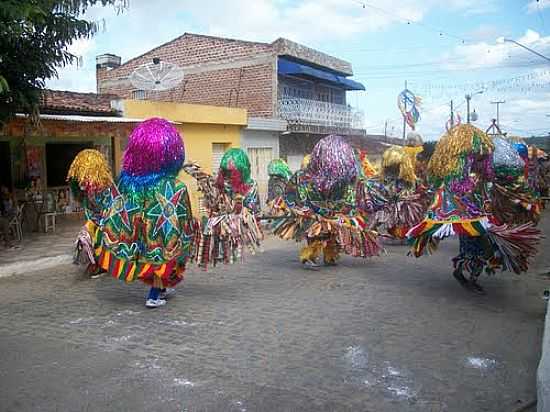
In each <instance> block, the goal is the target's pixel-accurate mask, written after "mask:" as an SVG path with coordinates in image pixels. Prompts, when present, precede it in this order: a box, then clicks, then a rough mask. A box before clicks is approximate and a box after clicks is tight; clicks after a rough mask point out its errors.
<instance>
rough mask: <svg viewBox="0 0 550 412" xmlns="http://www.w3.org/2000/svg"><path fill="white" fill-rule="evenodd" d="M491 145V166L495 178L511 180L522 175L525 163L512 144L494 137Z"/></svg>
mask: <svg viewBox="0 0 550 412" xmlns="http://www.w3.org/2000/svg"><path fill="white" fill-rule="evenodd" d="M493 144H494V145H495V150H494V151H493V165H494V169H495V173H496V175H497V177H499V178H507V179H511V178H515V177H517V176H520V175H522V174H523V170H524V168H525V161H524V160H523V159H522V158H521V156H520V154H519V153H518V151H517V150H516V148H515V147H514V143H511V142H510V141H508V140H505V139H503V138H502V137H498V136H495V137H494V138H493Z"/></svg>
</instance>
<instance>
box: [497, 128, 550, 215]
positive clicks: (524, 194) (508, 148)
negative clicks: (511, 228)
mask: <svg viewBox="0 0 550 412" xmlns="http://www.w3.org/2000/svg"><path fill="white" fill-rule="evenodd" d="M493 143H494V145H495V150H494V152H493V164H494V169H495V182H494V188H493V193H492V194H493V214H494V216H495V218H496V220H497V221H498V222H500V223H505V222H506V223H514V224H521V223H527V222H533V223H535V224H536V223H538V221H539V219H540V213H541V209H542V201H541V200H540V195H539V193H538V192H537V191H536V189H535V188H534V187H531V186H530V185H529V179H528V178H526V175H527V177H528V176H529V168H528V163H529V160H530V159H528V158H525V157H524V158H522V156H521V155H520V153H527V148H526V147H525V149H524V148H523V147H522V146H524V144H520V143H515V144H514V143H512V142H509V141H508V140H505V139H504V138H503V137H498V136H497V137H494V138H493ZM518 149H519V150H518Z"/></svg>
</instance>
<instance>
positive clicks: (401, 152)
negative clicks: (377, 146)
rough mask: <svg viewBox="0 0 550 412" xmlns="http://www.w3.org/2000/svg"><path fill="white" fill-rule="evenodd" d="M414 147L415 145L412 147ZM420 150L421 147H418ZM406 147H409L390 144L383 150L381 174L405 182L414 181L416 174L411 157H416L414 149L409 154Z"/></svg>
mask: <svg viewBox="0 0 550 412" xmlns="http://www.w3.org/2000/svg"><path fill="white" fill-rule="evenodd" d="M412 148H413V149H415V147H412ZM419 148H420V150H421V149H422V148H421V147H419ZM406 149H410V147H402V146H391V147H389V148H388V149H386V150H385V151H384V154H383V155H382V173H381V174H382V176H383V177H385V178H387V177H390V178H399V179H402V180H404V181H406V182H410V183H414V182H415V181H416V174H415V171H414V165H415V163H414V162H413V160H412V157H413V156H414V158H415V159H416V154H417V152H416V150H415V151H412V153H411V154H409V153H408V152H407V150H406Z"/></svg>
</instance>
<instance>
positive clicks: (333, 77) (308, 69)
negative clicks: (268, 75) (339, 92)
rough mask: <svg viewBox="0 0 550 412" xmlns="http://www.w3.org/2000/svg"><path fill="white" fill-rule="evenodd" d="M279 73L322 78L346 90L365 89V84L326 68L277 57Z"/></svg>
mask: <svg viewBox="0 0 550 412" xmlns="http://www.w3.org/2000/svg"><path fill="white" fill-rule="evenodd" d="M278 72H279V74H286V75H293V76H304V77H313V78H315V79H319V80H324V81H326V82H329V83H332V84H335V85H337V86H340V87H342V88H343V89H346V90H365V86H363V85H362V84H361V83H359V82H356V81H355V80H351V79H348V78H346V77H344V76H340V75H338V74H334V73H331V72H329V71H326V70H321V69H317V68H315V67H312V66H308V65H306V64H302V63H297V62H294V61H292V60H288V59H285V58H284V57H279V63H278Z"/></svg>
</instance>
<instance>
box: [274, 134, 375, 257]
mask: <svg viewBox="0 0 550 412" xmlns="http://www.w3.org/2000/svg"><path fill="white" fill-rule="evenodd" d="M305 160H306V159H305ZM304 163H307V166H306V167H305V168H303V169H301V170H299V171H298V172H296V173H295V174H294V175H293V176H292V178H291V179H290V181H289V183H288V185H287V188H286V193H285V202H286V204H287V206H288V207H289V210H290V214H289V215H288V216H286V217H284V218H281V220H280V221H279V222H278V223H277V224H276V226H275V229H274V233H275V234H276V235H278V236H280V237H281V238H283V239H295V240H296V241H302V240H305V241H306V242H307V246H306V247H304V248H303V249H302V251H301V253H300V260H301V261H302V263H305V264H310V265H312V264H313V265H314V264H315V263H316V260H317V258H318V257H319V256H320V254H321V252H323V253H324V260H325V263H327V264H333V263H335V261H336V259H337V257H338V254H339V252H340V251H343V252H344V253H346V254H349V255H352V256H361V257H368V256H373V255H377V254H378V253H379V252H380V250H381V248H380V245H379V243H378V240H377V236H376V233H374V232H372V231H370V230H369V229H368V227H367V222H366V218H365V215H363V214H362V213H361V212H360V211H359V209H358V207H357V200H356V185H357V177H358V175H359V170H358V167H359V166H358V164H357V161H356V155H355V153H354V151H353V149H352V148H351V146H349V145H348V144H347V143H345V142H344V141H343V139H342V138H341V137H340V136H334V135H331V136H327V137H325V138H324V139H322V140H320V141H319V142H318V143H317V144H316V145H315V148H314V149H313V153H312V154H311V159H310V160H309V162H307V160H306V161H305V162H304Z"/></svg>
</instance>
